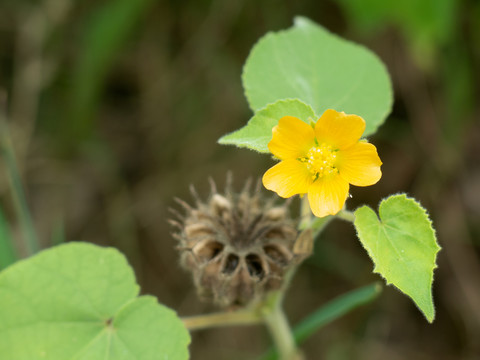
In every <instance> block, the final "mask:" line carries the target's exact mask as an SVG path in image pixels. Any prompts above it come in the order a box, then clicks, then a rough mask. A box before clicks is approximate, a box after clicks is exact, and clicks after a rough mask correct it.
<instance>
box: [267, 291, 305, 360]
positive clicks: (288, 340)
mask: <svg viewBox="0 0 480 360" xmlns="http://www.w3.org/2000/svg"><path fill="white" fill-rule="evenodd" d="M282 295H283V294H282ZM282 297H283V296H280V294H279V296H278V297H277V298H275V304H274V307H273V309H269V310H270V311H269V312H268V313H266V314H265V317H264V320H265V325H266V326H267V328H268V330H269V331H270V334H271V336H272V338H273V342H274V343H275V346H276V348H277V350H278V353H279V355H280V360H300V359H302V356H301V354H300V353H299V351H298V349H297V345H296V343H295V339H294V337H293V333H292V330H291V328H290V325H289V324H288V320H287V318H286V316H285V312H284V311H283V308H282V306H281V302H280V301H279V300H280V299H281V298H282Z"/></svg>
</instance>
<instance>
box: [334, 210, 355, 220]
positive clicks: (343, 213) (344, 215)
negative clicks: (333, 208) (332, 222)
mask: <svg viewBox="0 0 480 360" xmlns="http://www.w3.org/2000/svg"><path fill="white" fill-rule="evenodd" d="M335 216H336V217H337V218H339V219H343V220H346V221H350V222H351V223H353V222H354V221H355V214H354V213H353V212H352V211H348V210H340V211H339V212H338V213H337V215H335Z"/></svg>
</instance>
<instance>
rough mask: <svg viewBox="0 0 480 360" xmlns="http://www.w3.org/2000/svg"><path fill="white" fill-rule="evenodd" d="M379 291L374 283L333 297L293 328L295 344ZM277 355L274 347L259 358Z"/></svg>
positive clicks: (366, 302)
mask: <svg viewBox="0 0 480 360" xmlns="http://www.w3.org/2000/svg"><path fill="white" fill-rule="evenodd" d="M381 291H382V287H381V286H380V285H379V284H377V283H375V284H371V285H368V286H364V287H362V288H360V289H356V290H353V291H350V292H348V293H347V294H344V295H341V296H339V297H337V298H336V299H333V300H332V301H330V302H328V303H327V304H325V305H323V306H322V307H320V308H319V309H318V310H316V311H315V312H313V313H312V314H310V315H308V316H307V317H306V318H305V319H304V320H303V321H302V322H301V323H300V324H298V325H297V326H295V329H294V330H293V333H294V337H295V342H296V343H297V345H300V344H302V343H304V342H305V341H306V340H307V339H308V338H309V337H310V336H312V335H313V334H314V333H315V332H317V331H318V330H319V329H321V328H322V327H324V326H325V325H327V324H329V323H331V322H332V321H334V320H336V319H338V318H340V317H342V316H343V315H345V314H347V313H349V312H350V311H352V310H354V309H356V308H357V307H359V306H361V305H365V304H368V303H369V302H370V301H372V300H374V299H375V298H376V297H377V296H378V295H379V294H380V292H381ZM277 356H278V355H277V352H276V351H275V350H274V349H271V350H270V351H269V352H268V353H267V354H266V355H264V356H262V357H261V359H262V360H274V359H277Z"/></svg>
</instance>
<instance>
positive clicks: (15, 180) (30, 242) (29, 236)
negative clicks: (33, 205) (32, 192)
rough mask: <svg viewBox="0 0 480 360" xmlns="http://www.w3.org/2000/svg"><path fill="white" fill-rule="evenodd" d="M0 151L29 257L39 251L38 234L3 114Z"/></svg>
mask: <svg viewBox="0 0 480 360" xmlns="http://www.w3.org/2000/svg"><path fill="white" fill-rule="evenodd" d="M0 132H1V135H0V137H1V138H0V150H1V154H2V156H3V158H4V159H5V164H6V166H7V170H8V178H9V182H10V187H11V189H12V196H13V202H14V205H15V210H16V212H17V216H18V220H19V221H20V224H21V228H22V232H23V236H24V239H25V247H26V249H27V252H28V255H32V254H34V253H36V252H38V250H39V245H38V239H37V234H36V232H35V227H34V226H33V221H32V217H31V216H30V211H29V209H28V205H27V199H26V197H25V193H24V191H23V186H22V181H21V179H20V173H19V171H18V167H17V163H16V161H15V155H14V153H13V147H12V144H11V141H10V136H9V131H8V126H7V124H6V120H5V118H4V116H3V114H0Z"/></svg>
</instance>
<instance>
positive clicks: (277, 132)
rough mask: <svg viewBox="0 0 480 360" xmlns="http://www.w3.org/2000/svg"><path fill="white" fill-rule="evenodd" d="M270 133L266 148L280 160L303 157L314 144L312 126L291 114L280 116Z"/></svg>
mask: <svg viewBox="0 0 480 360" xmlns="http://www.w3.org/2000/svg"><path fill="white" fill-rule="evenodd" d="M272 133H273V137H272V140H271V141H270V142H269V143H268V148H269V149H270V151H271V152H272V154H273V155H275V156H276V157H278V158H280V159H282V160H285V159H297V158H299V157H303V156H305V154H306V153H307V151H308V150H309V149H310V148H311V147H312V146H313V145H314V144H315V140H314V139H315V133H314V131H313V128H312V127H311V126H310V125H308V124H307V123H305V122H303V121H302V120H300V119H298V118H296V117H293V116H284V117H282V118H281V119H280V120H279V122H278V125H277V126H275V127H274V128H273V129H272Z"/></svg>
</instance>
